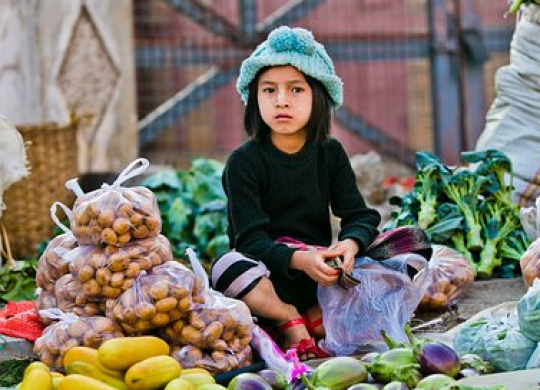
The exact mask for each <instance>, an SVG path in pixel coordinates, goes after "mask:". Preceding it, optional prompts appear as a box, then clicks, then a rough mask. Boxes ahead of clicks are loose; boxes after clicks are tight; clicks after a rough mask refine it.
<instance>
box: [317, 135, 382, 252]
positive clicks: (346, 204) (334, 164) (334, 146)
mask: <svg viewBox="0 0 540 390" xmlns="http://www.w3.org/2000/svg"><path fill="white" fill-rule="evenodd" d="M328 146H329V148H328V152H329V161H330V164H331V165H330V170H329V173H330V202H331V208H332V212H333V213H334V215H335V216H336V217H338V218H340V219H341V225H340V232H339V234H338V239H339V240H340V241H341V240H344V239H346V238H351V239H353V240H355V241H356V242H357V243H358V245H359V247H360V250H359V253H358V254H359V255H360V254H362V253H363V252H364V251H365V250H366V249H367V247H368V246H369V245H370V244H371V243H372V242H373V240H374V239H375V237H376V236H377V235H378V234H379V231H378V229H377V226H378V225H379V223H380V222H381V216H380V214H379V212H378V211H377V210H375V209H372V208H369V207H367V206H366V203H365V201H364V198H363V197H362V195H361V194H360V191H359V189H358V187H357V185H356V177H355V174H354V171H353V169H352V166H351V163H350V161H349V158H348V156H347V154H346V152H345V150H344V149H343V146H342V145H341V143H339V141H337V140H336V139H331V140H330V141H329V144H328Z"/></svg>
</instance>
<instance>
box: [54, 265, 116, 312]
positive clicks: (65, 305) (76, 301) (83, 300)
mask: <svg viewBox="0 0 540 390" xmlns="http://www.w3.org/2000/svg"><path fill="white" fill-rule="evenodd" d="M55 300H56V307H57V308H58V309H60V310H61V311H63V312H65V313H73V314H75V315H77V316H80V317H91V316H100V315H104V314H105V302H106V300H104V299H93V298H88V296H87V295H86V294H85V293H84V287H83V285H82V284H81V283H79V282H77V281H76V280H74V279H73V276H72V275H71V274H67V275H64V276H62V277H61V278H60V279H58V281H57V282H56V286H55Z"/></svg>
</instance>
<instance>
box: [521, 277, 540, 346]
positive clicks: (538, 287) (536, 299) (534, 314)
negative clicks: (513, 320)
mask: <svg viewBox="0 0 540 390" xmlns="http://www.w3.org/2000/svg"><path fill="white" fill-rule="evenodd" d="M517 315H518V321H519V329H520V331H521V333H523V334H524V335H525V336H526V337H528V338H530V339H531V340H533V341H536V342H538V341H540V279H535V280H534V282H533V285H532V286H531V287H529V289H528V290H527V292H526V293H525V295H523V296H522V297H521V298H520V299H519V301H518V304H517Z"/></svg>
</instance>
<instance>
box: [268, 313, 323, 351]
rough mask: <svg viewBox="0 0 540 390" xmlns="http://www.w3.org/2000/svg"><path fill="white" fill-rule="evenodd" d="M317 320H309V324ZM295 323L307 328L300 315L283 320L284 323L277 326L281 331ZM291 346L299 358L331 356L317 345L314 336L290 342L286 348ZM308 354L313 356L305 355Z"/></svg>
mask: <svg viewBox="0 0 540 390" xmlns="http://www.w3.org/2000/svg"><path fill="white" fill-rule="evenodd" d="M318 321H319V320H317V321H314V322H311V323H310V324H311V325H313V324H316V323H318ZM321 322H322V320H321ZM296 325H304V326H306V328H307V324H306V320H305V319H304V318H303V317H301V318H295V319H292V320H290V321H287V322H285V323H284V324H281V325H280V326H278V329H279V331H280V332H283V331H285V330H287V329H289V328H291V327H293V326H296ZM319 325H320V324H319ZM315 326H318V325H315ZM291 348H293V349H296V353H297V355H298V358H299V359H300V360H311V359H323V358H327V357H330V356H331V355H329V354H328V353H327V352H326V351H324V350H322V349H321V348H320V347H319V346H318V345H317V342H316V341H315V339H314V338H309V339H302V340H300V341H299V342H298V343H294V344H290V345H289V346H288V347H287V348H286V349H291ZM309 355H311V356H313V357H311V358H309V357H307V356H309ZM302 356H305V357H306V358H304V359H302Z"/></svg>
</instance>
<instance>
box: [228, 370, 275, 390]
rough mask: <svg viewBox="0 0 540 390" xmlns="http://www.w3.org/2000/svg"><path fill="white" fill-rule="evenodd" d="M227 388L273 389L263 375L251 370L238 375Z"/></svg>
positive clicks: (243, 389)
mask: <svg viewBox="0 0 540 390" xmlns="http://www.w3.org/2000/svg"><path fill="white" fill-rule="evenodd" d="M227 388H228V390H272V386H270V385H269V384H268V382H266V381H265V380H264V378H263V377H262V376H260V375H257V374H253V373H251V372H243V373H241V374H238V375H236V376H235V377H234V378H233V379H232V380H231V381H230V382H229V386H227Z"/></svg>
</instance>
